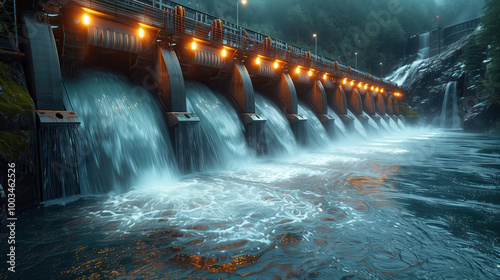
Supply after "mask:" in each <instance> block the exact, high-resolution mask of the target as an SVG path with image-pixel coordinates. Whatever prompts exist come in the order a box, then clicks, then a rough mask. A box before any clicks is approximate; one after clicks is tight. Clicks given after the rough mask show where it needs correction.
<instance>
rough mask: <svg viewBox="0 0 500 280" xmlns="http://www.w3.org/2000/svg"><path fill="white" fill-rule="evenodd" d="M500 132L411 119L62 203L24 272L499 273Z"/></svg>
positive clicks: (25, 236) (23, 233)
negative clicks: (306, 148) (383, 129)
mask: <svg viewBox="0 0 500 280" xmlns="http://www.w3.org/2000/svg"><path fill="white" fill-rule="evenodd" d="M499 140H500V137H498V136H493V135H485V134H465V133H461V132H457V131H446V130H433V129H407V130H402V131H397V132H395V133H392V134H391V133H388V134H384V135H383V136H371V137H370V138H369V140H367V139H363V140H359V141H354V140H352V139H349V140H348V141H347V140H346V142H336V143H334V144H333V145H331V146H329V148H328V149H326V150H321V151H315V152H303V153H301V154H299V155H297V154H295V155H293V157H289V158H287V157H279V158H271V159H258V158H257V159H254V160H253V161H251V162H250V163H244V164H242V165H239V166H237V165H235V166H233V167H232V168H227V169H225V170H220V171H212V172H207V173H197V174H192V175H187V176H184V177H181V178H180V179H179V180H178V181H177V182H168V183H167V182H165V183H162V182H156V183H155V184H153V185H154V187H151V186H150V185H144V186H137V187H136V188H135V189H133V190H131V191H128V192H126V193H123V194H108V195H100V196H91V197H84V198H80V199H78V200H75V201H72V202H69V201H66V202H65V203H63V204H59V203H57V202H55V203H49V204H46V205H42V206H39V207H37V208H33V209H30V210H26V211H23V212H21V213H19V215H18V221H17V228H16V233H17V235H16V240H17V243H18V245H17V249H16V250H17V251H16V256H17V259H16V273H15V276H14V278H18V279H108V278H109V279H138V278H140V279H343V280H345V279H500V243H499V242H500V187H499V186H500V141H499ZM95 176H99V174H95ZM5 238H6V233H5V232H2V236H1V239H2V240H6V239H5ZM5 254H6V252H5V247H4V246H3V245H2V255H3V256H5ZM1 267H2V271H1V274H0V275H2V276H1V277H0V279H6V275H7V272H6V271H5V270H4V269H5V267H6V266H5V265H2V266H1ZM8 273H10V272H8ZM8 276H13V275H11V274H9V275H8Z"/></svg>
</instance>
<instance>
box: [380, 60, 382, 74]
mask: <svg viewBox="0 0 500 280" xmlns="http://www.w3.org/2000/svg"><path fill="white" fill-rule="evenodd" d="M380 78H382V62H380Z"/></svg>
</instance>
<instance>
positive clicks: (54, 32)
mask: <svg viewBox="0 0 500 280" xmlns="http://www.w3.org/2000/svg"><path fill="white" fill-rule="evenodd" d="M153 2H154V3H153ZM153 2H151V1H118V2H117V1H106V0H103V1H79V0H77V1H62V2H61V1H45V2H41V3H42V4H41V6H40V7H39V8H40V9H39V10H36V11H33V12H32V13H27V14H25V15H24V18H23V21H24V31H25V32H26V34H27V38H29V40H27V41H26V42H24V48H25V53H26V58H25V59H26V64H27V67H26V68H27V71H26V73H27V74H26V76H27V81H28V86H29V90H30V94H31V95H32V98H33V99H34V100H35V104H36V115H37V120H38V121H37V124H38V128H37V131H38V143H39V145H38V150H39V164H40V170H41V171H40V176H39V187H38V188H37V190H36V192H37V194H36V197H37V201H45V200H50V199H54V198H60V197H67V196H71V195H75V194H80V193H85V192H87V191H90V190H88V188H93V187H83V185H85V184H87V185H88V183H84V182H83V181H85V180H87V179H85V178H82V177H83V176H87V175H83V174H87V172H83V174H79V173H82V170H81V168H79V167H78V166H81V165H82V164H80V163H81V161H82V159H81V158H82V157H85V156H82V153H85V152H82V151H80V150H81V149H82V147H87V148H88V147H91V146H92V144H91V143H89V142H92V141H96V140H95V139H96V137H97V139H99V137H100V136H102V135H103V132H102V131H103V130H106V129H108V130H109V129H113V127H110V126H111V125H105V124H103V123H106V119H101V120H95V121H94V122H95V124H96V126H97V127H95V128H92V127H89V126H88V125H89V124H88V123H87V124H83V125H82V126H85V128H79V126H80V123H81V117H83V116H84V115H86V116H85V118H88V117H90V115H91V114H95V111H94V112H92V110H91V109H90V108H89V106H90V105H89V104H87V102H86V101H83V100H82V98H84V96H89V94H90V93H89V92H91V91H96V89H94V88H92V87H90V86H91V85H92V84H95V83H98V84H101V88H100V89H99V90H101V91H103V92H104V93H105V94H106V96H107V98H98V100H99V102H101V103H103V102H108V105H109V106H111V108H112V109H110V108H106V109H105V110H110V111H112V110H113V109H114V110H116V111H119V112H114V113H113V114H115V113H116V114H118V115H119V114H124V115H128V113H127V112H126V110H125V109H130V105H128V104H125V103H123V104H122V103H120V102H121V101H118V100H119V99H120V98H124V97H122V96H121V95H120V94H117V95H116V96H114V97H113V96H111V95H110V93H109V92H110V91H115V90H117V88H119V87H118V86H114V85H112V84H109V85H105V84H106V82H104V81H102V79H104V78H103V77H95V73H94V74H91V73H92V70H89V69H92V68H94V69H95V68H96V67H97V68H107V69H111V70H113V71H115V72H120V73H122V74H123V75H124V77H123V78H124V79H125V80H129V79H131V80H133V81H138V82H137V83H136V84H140V85H141V86H131V85H125V84H127V83H128V82H127V81H124V80H121V78H120V79H119V80H120V83H123V86H124V87H131V89H127V90H131V91H136V92H137V93H138V94H139V95H140V97H138V98H139V99H138V100H139V102H142V101H144V102H146V101H147V102H150V103H155V104H152V105H151V106H155V107H159V108H160V110H161V112H163V113H162V116H163V118H164V119H165V121H166V123H167V126H168V127H167V130H168V135H170V137H169V138H170V139H169V140H170V141H171V144H172V149H173V153H174V154H175V158H176V162H177V165H178V166H176V167H175V168H179V169H180V170H181V172H190V171H200V170H203V169H204V168H205V167H206V166H209V165H211V164H213V163H211V162H210V160H208V158H217V160H218V161H219V162H224V158H223V157H221V155H222V154H225V153H227V152H228V151H227V149H228V147H218V143H220V142H221V141H223V140H221V139H217V138H213V139H212V138H211V139H206V138H207V137H206V136H203V135H202V134H203V133H204V134H207V133H208V134H210V133H212V132H207V130H208V129H213V130H217V129H222V127H224V126H226V125H227V124H224V123H217V122H218V121H217V119H218V118H224V117H228V118H233V119H234V120H233V121H234V122H236V123H235V124H234V125H235V126H236V127H238V126H240V125H242V126H243V128H244V136H245V141H246V146H248V149H249V151H246V150H245V149H246V148H245V149H243V148H241V149H235V148H234V145H232V146H231V147H232V148H231V147H230V148H229V149H230V150H231V149H235V150H238V151H237V152H242V151H243V150H245V151H244V152H249V153H255V154H269V153H272V150H273V146H276V145H273V143H272V141H270V139H268V138H269V137H272V135H271V133H267V132H266V133H265V132H264V131H269V130H271V131H273V130H274V129H273V124H271V121H270V120H269V118H270V117H271V116H269V115H267V113H268V112H265V111H264V110H266V109H265V108H272V109H273V110H274V109H276V110H277V113H278V114H281V116H279V117H278V118H281V117H285V118H286V120H287V122H288V125H289V127H290V129H291V131H292V132H293V135H294V138H295V140H294V141H296V142H297V143H298V145H308V143H309V144H311V143H312V142H311V141H315V140H314V139H316V140H317V141H316V142H314V143H312V144H311V145H315V146H316V147H318V148H321V146H322V145H323V144H325V145H326V143H322V141H324V140H321V139H319V140H318V136H317V135H308V134H314V133H316V132H315V131H313V130H310V129H309V130H308V129H307V127H308V126H312V125H313V124H316V123H321V126H322V127H324V130H325V131H326V132H327V134H328V138H329V139H331V138H334V137H337V136H339V135H340V134H341V133H342V131H341V130H342V129H343V130H351V131H353V130H356V127H361V128H363V129H365V130H366V129H368V130H369V129H372V128H373V127H379V126H381V123H383V125H384V127H389V126H390V125H391V122H393V125H396V123H398V122H399V123H400V124H401V125H402V124H403V123H404V119H403V117H402V116H401V115H400V113H399V106H398V99H399V98H400V97H402V95H403V91H402V89H401V88H398V87H397V85H395V84H391V83H390V82H389V81H386V80H384V79H382V78H379V77H376V76H373V75H371V74H369V73H363V72H361V71H358V70H356V69H353V68H351V67H350V66H345V65H342V64H340V63H338V62H337V61H334V60H330V59H328V58H326V57H322V56H317V55H315V54H313V53H311V52H310V51H308V50H305V49H302V48H299V47H296V46H294V45H291V44H288V43H287V42H283V41H281V40H278V39H275V38H271V37H268V36H266V35H264V34H260V33H258V32H255V31H252V30H249V29H246V28H243V27H241V26H237V25H235V24H234V23H231V22H227V21H224V20H221V19H218V18H215V17H213V16H210V15H208V14H205V13H201V12H198V11H196V10H192V9H189V8H187V7H183V6H180V5H177V4H175V2H170V1H165V2H162V1H153ZM153 4H154V6H153ZM82 69H87V70H82ZM83 72H85V73H86V74H82V73H83ZM94 72H96V71H94ZM97 72H99V71H97ZM79 75H80V76H81V75H83V76H85V77H84V78H82V79H84V80H85V81H84V82H82V80H79V81H78V76H79ZM105 75H107V74H105ZM125 76H126V77H128V78H125ZM212 90H213V91H216V92H218V93H220V94H221V96H220V97H213V93H212V92H211V91H212ZM189 91H197V92H198V93H196V94H198V95H199V98H201V99H202V100H204V101H205V102H208V104H205V105H206V106H211V105H213V104H210V102H212V101H213V102H215V103H220V102H223V103H224V104H225V105H228V107H230V110H231V111H234V112H236V113H235V114H233V115H231V116H225V115H224V112H223V111H224V110H225V108H224V107H221V108H220V109H219V112H217V110H215V112H213V114H212V115H210V116H202V115H200V114H206V111H207V110H205V109H204V108H201V107H200V105H203V104H200V103H199V102H198V101H197V100H196V98H195V97H191V98H190V96H189V95H190V94H189V93H188V92H189ZM113 98H115V99H113ZM220 98H222V99H223V101H221V100H220ZM129 99H130V98H129ZM190 99H191V101H190ZM211 99H212V100H211ZM259 99H260V100H262V102H264V103H265V102H268V103H270V104H271V105H266V106H264V107H265V108H261V109H260V110H259V104H258V103H259V102H258V101H259ZM127 101H128V100H127ZM262 102H261V103H262ZM226 103H227V104H226ZM301 104H303V105H301ZM134 106H137V103H136V104H134ZM301 106H302V107H304V108H305V109H307V111H308V112H307V113H305V112H304V110H305V109H303V110H301V109H300V108H301ZM261 107H263V106H261ZM309 108H310V109H309ZM94 110H102V108H101V109H99V108H94ZM105 114H106V116H109V114H112V113H111V112H106V113H105ZM114 117H116V118H118V117H119V116H114ZM134 121H135V120H134ZM156 121H158V120H156ZM99 122H100V123H99ZM123 122H128V120H127V119H124V120H123ZM144 122H148V121H147V120H144ZM158 122H160V123H161V122H162V121H161V120H160V121H158ZM204 122H207V124H205V123H204ZM208 122H215V123H214V124H208ZM373 123H375V125H373ZM141 125H149V124H146V123H141ZM217 126H219V127H217ZM266 126H267V127H268V128H265V127H266ZM396 126H397V125H396ZM208 127H210V128H208ZM87 129H97V130H98V131H100V132H99V133H97V134H95V135H94V134H92V135H86V136H82V135H80V134H78V131H80V130H87ZM86 133H87V134H88V133H90V132H88V131H87V132H86ZM162 133H163V132H162ZM130 134H133V132H130ZM54 135H60V137H59V138H54V137H53V136H54ZM204 138H205V139H204ZM209 138H210V137H209ZM274 138H276V137H274ZM278 138H279V137H278ZM311 139H313V140H311ZM101 140H102V139H101ZM150 140H151V141H152V142H153V143H154V141H156V140H158V139H156V140H154V139H150ZM97 141H99V140H97ZM158 141H160V140H158ZM279 141H280V140H279V139H278V142H279ZM160 142H161V141H160ZM130 144H131V146H130V147H126V148H125V147H122V149H133V145H134V144H132V143H130ZM101 145H105V142H103V143H101ZM109 145H115V144H114V143H110V144H109ZM135 145H137V144H135ZM141 145H148V144H147V143H142V144H141ZM238 145H241V143H239V144H238ZM278 145H279V144H278ZM158 147H160V146H158ZM165 147H166V146H165ZM101 148H102V147H101ZM67 150H68V151H73V153H72V154H71V153H69V154H68V153H67ZM75 151H77V152H75ZM87 152H88V151H87ZM120 152H124V151H123V150H116V151H114V152H111V151H106V152H103V153H106V154H107V156H108V157H110V158H113V157H119V156H118V155H117V154H116V153H120ZM161 152H162V151H160V150H158V151H156V153H161ZM235 152H236V151H235ZM113 153H114V154H113ZM200 155H201V156H200ZM136 156H146V155H136ZM162 161H164V160H158V162H156V164H162V165H165V164H166V163H165V162H162ZM101 165H102V164H101ZM105 165H106V166H108V165H113V163H112V161H111V159H110V161H109V162H107V163H106V164H105ZM85 166H86V168H91V167H89V165H85ZM101 167H102V166H101ZM105 168H107V167H105ZM130 168H132V169H133V168H134V167H130ZM131 172H134V171H133V170H132V171H131ZM125 173H128V171H125ZM122 177H127V174H125V175H124V176H122ZM97 184H98V185H102V184H106V185H107V184H111V182H108V181H106V180H104V182H98V183H97ZM84 188H85V189H86V190H85V191H83V189H84ZM94 191H95V190H94ZM90 192H91V193H92V192H93V191H90Z"/></svg>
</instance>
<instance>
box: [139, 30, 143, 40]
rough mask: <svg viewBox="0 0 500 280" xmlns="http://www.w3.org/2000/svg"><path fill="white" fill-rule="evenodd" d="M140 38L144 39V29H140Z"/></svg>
mask: <svg viewBox="0 0 500 280" xmlns="http://www.w3.org/2000/svg"><path fill="white" fill-rule="evenodd" d="M139 38H144V29H142V28H139Z"/></svg>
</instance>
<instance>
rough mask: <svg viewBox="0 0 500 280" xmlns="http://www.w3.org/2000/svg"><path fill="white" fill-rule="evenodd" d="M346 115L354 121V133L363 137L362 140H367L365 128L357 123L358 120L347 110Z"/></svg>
mask: <svg viewBox="0 0 500 280" xmlns="http://www.w3.org/2000/svg"><path fill="white" fill-rule="evenodd" d="M347 115H348V116H349V117H351V118H352V119H353V120H354V129H355V130H356V132H357V133H358V134H359V135H361V136H363V137H364V138H368V133H367V132H366V128H365V127H364V126H363V124H362V123H361V122H360V121H359V119H358V118H357V117H356V116H355V115H354V113H353V112H351V110H347Z"/></svg>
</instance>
